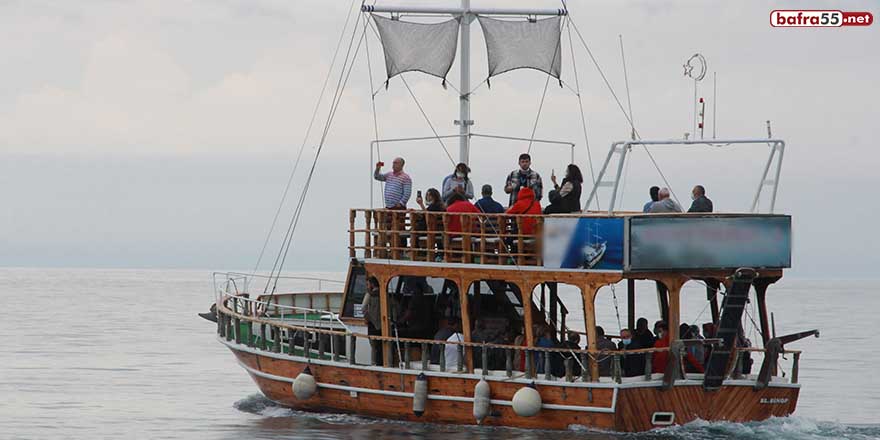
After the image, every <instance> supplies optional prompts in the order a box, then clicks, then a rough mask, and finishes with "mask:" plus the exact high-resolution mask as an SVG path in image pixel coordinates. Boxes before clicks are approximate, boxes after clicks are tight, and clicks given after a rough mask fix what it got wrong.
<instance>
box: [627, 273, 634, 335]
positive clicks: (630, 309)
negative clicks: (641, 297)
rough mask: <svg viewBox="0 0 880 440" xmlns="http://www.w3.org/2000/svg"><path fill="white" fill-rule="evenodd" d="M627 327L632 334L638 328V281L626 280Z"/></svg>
mask: <svg viewBox="0 0 880 440" xmlns="http://www.w3.org/2000/svg"><path fill="white" fill-rule="evenodd" d="M626 325H627V328H629V331H630V332H632V331H633V330H635V328H636V280H626Z"/></svg>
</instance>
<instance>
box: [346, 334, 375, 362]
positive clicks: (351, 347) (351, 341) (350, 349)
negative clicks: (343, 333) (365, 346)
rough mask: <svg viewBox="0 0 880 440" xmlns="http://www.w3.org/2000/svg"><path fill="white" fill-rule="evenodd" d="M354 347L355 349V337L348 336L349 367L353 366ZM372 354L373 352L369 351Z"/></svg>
mask: <svg viewBox="0 0 880 440" xmlns="http://www.w3.org/2000/svg"><path fill="white" fill-rule="evenodd" d="M368 342H369V341H368ZM355 347H357V336H355V335H354V334H350V335H348V353H347V354H348V363H349V365H354V364H355V359H354V354H355ZM372 352H373V350H370V353H372Z"/></svg>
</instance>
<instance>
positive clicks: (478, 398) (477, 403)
mask: <svg viewBox="0 0 880 440" xmlns="http://www.w3.org/2000/svg"><path fill="white" fill-rule="evenodd" d="M491 398H492V390H491V389H490V388H489V383H488V382H486V381H485V380H484V379H480V381H479V382H477V386H475V387H474V418H475V419H477V424H482V423H483V419H485V418H486V417H488V416H489V405H490V399H491Z"/></svg>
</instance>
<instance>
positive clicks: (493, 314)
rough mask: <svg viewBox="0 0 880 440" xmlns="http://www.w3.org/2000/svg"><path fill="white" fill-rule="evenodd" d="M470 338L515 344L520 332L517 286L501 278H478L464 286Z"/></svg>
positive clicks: (520, 301)
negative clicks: (465, 287) (466, 296)
mask: <svg viewBox="0 0 880 440" xmlns="http://www.w3.org/2000/svg"><path fill="white" fill-rule="evenodd" d="M468 308H469V313H468V316H469V317H470V319H471V323H470V324H471V341H473V342H487V343H493V344H508V345H515V344H518V343H521V340H517V337H521V336H522V335H523V334H524V332H523V313H524V311H523V303H522V293H521V291H520V288H519V286H517V285H516V284H515V283H510V282H507V281H502V280H480V281H476V282H473V283H471V285H470V286H469V287H468Z"/></svg>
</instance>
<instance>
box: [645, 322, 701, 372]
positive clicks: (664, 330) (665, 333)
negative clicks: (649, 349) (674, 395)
mask: <svg viewBox="0 0 880 440" xmlns="http://www.w3.org/2000/svg"><path fill="white" fill-rule="evenodd" d="M657 328H658V330H659V331H660V338H659V339H658V340H657V342H656V343H654V348H668V347H669V326H668V325H666V321H659V322H658V323H657ZM668 361H669V352H668V351H658V352H656V353H654V362H653V365H652V367H653V368H652V370H653V372H654V373H665V372H666V364H667V362H668ZM684 364H685V372H689V370H691V369H692V370H694V372H696V373H702V372H703V371H704V370H703V364H702V363H701V362H699V361H697V359H696V358H694V357H693V356H692V355H691V354H690V353H688V352H687V351H685V362H684Z"/></svg>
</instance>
